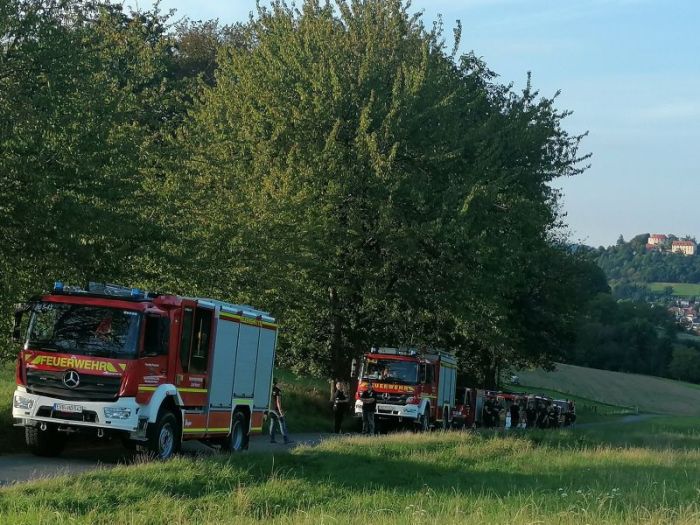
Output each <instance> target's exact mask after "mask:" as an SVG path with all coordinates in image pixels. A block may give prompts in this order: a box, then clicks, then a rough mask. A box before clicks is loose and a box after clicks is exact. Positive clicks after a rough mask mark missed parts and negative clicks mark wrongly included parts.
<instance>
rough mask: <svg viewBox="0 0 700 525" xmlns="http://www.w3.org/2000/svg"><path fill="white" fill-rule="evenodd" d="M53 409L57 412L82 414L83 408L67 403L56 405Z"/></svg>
mask: <svg viewBox="0 0 700 525" xmlns="http://www.w3.org/2000/svg"><path fill="white" fill-rule="evenodd" d="M53 409H54V410H55V411H56V412H70V413H71V414H81V413H82V412H83V407H82V406H80V405H68V404H66V403H54V404H53Z"/></svg>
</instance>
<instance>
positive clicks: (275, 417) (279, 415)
mask: <svg viewBox="0 0 700 525" xmlns="http://www.w3.org/2000/svg"><path fill="white" fill-rule="evenodd" d="M268 417H269V418H270V443H277V441H276V440H275V433H276V430H277V428H276V425H275V423H277V424H278V425H279V429H280V433H281V434H282V439H284V443H285V444H287V443H293V441H292V440H291V439H289V434H288V433H287V419H286V418H285V417H284V410H283V409H282V391H281V390H280V388H279V387H278V386H277V380H276V379H273V380H272V399H271V400H270V410H269V412H268Z"/></svg>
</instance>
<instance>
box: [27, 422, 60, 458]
mask: <svg viewBox="0 0 700 525" xmlns="http://www.w3.org/2000/svg"><path fill="white" fill-rule="evenodd" d="M24 441H25V443H26V444H27V448H29V450H30V451H31V453H32V454H34V455H36V456H43V457H52V456H58V455H59V454H60V453H61V452H63V449H64V448H65V446H66V435H65V434H63V433H61V432H59V431H58V429H57V428H56V427H55V426H51V425H49V426H47V427H46V430H41V428H39V427H24Z"/></svg>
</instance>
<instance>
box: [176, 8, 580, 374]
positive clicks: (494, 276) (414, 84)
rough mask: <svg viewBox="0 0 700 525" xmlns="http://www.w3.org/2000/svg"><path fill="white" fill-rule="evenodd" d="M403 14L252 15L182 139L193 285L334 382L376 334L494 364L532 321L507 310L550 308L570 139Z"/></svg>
mask: <svg viewBox="0 0 700 525" xmlns="http://www.w3.org/2000/svg"><path fill="white" fill-rule="evenodd" d="M408 9H409V8H408V5H407V4H406V3H404V2H402V1H400V0H391V1H388V2H387V1H379V0H364V1H361V0H353V1H347V2H345V1H338V2H334V3H326V2H318V1H313V0H308V1H305V2H304V3H303V5H302V6H301V7H300V8H299V9H297V8H294V7H290V6H288V5H287V4H285V3H284V2H280V1H276V2H273V3H272V5H271V7H270V8H269V9H266V8H259V10H258V14H257V17H255V18H254V19H253V20H252V21H251V22H250V24H249V26H248V27H247V31H246V32H245V35H246V39H247V41H246V42H245V44H244V45H242V46H236V47H227V48H225V49H223V50H222V51H221V52H220V54H219V57H218V64H219V68H218V70H217V73H216V82H215V84H214V85H213V86H212V87H209V88H207V89H205V91H204V92H203V94H202V97H201V99H200V101H199V103H198V104H197V107H196V108H195V110H194V111H193V113H192V119H191V121H190V122H189V123H188V125H186V126H185V127H184V129H183V130H182V132H181V134H180V136H179V144H180V148H181V150H182V151H183V152H184V153H183V158H184V162H183V163H182V167H181V169H177V170H175V171H174V172H173V173H172V177H171V180H170V183H169V184H170V186H169V187H170V188H171V194H170V196H169V198H171V199H175V200H176V201H177V205H178V206H179V207H181V208H182V209H183V210H188V211H187V213H186V214H183V216H182V218H181V221H180V222H179V223H178V224H177V225H175V227H177V228H181V229H189V231H191V232H192V239H193V242H192V243H191V244H190V247H191V248H193V249H194V251H190V252H189V253H188V254H187V257H188V258H190V259H191V260H192V261H193V266H194V267H195V268H201V269H202V271H201V273H200V274H199V275H200V278H198V281H199V285H200V288H201V289H203V290H205V291H209V292H210V293H217V294H218V295H222V294H223V295H225V296H228V297H230V298H232V299H237V300H242V301H254V302H255V303H257V304H263V305H269V306H270V307H271V308H272V309H274V310H275V312H276V313H278V314H279V315H280V316H281V317H282V320H283V323H284V328H285V329H284V331H283V332H282V334H283V336H282V337H283V339H282V340H281V352H280V354H281V356H282V358H283V359H284V361H285V362H286V363H287V364H292V365H295V366H297V367H298V368H305V369H316V370H318V371H323V372H326V373H331V374H334V375H341V374H345V373H346V371H347V365H348V362H349V360H350V358H351V357H353V356H355V355H357V354H359V353H360V352H362V351H363V350H365V349H367V348H368V346H369V345H371V344H390V345H396V344H413V345H421V344H425V345H431V346H449V347H450V348H454V347H455V346H456V345H461V346H463V347H464V348H465V349H466V350H467V351H466V352H465V353H464V359H465V361H469V360H470V359H472V358H473V356H474V353H475V351H474V349H475V348H477V349H479V350H480V351H483V352H484V353H485V354H487V355H491V356H495V357H496V358H497V357H498V356H497V355H496V353H497V354H498V355H500V356H502V357H503V358H504V359H505V358H508V357H509V356H512V355H513V353H514V352H515V351H516V348H517V347H518V345H519V344H520V342H521V340H522V338H523V334H522V333H518V330H520V329H523V330H524V329H525V328H524V325H523V324H522V323H521V324H520V325H517V324H516V326H517V328H514V323H513V319H514V316H513V315H511V314H509V313H508V311H509V310H510V309H513V308H517V307H518V304H519V301H521V300H522V299H523V298H525V297H528V298H529V300H530V301H531V302H532V304H533V305H537V306H536V308H542V309H545V308H547V307H549V306H553V305H550V304H548V302H547V299H545V297H546V296H547V294H545V293H543V292H542V290H541V288H542V286H543V285H544V283H545V282H546V278H545V276H546V272H547V267H546V265H545V264H544V263H543V262H542V259H543V258H544V257H545V255H544V254H546V253H548V252H549V250H550V247H551V244H552V237H551V232H552V231H553V229H554V228H555V227H556V226H557V225H558V214H557V195H556V192H553V191H552V190H551V189H550V187H549V186H548V183H549V182H550V181H552V180H553V179H555V178H556V177H558V176H566V175H572V174H576V173H578V172H579V171H580V167H579V166H580V165H579V161H580V160H581V159H579V158H578V156H577V147H578V143H579V140H580V137H571V136H569V135H567V134H566V133H565V132H564V131H563V130H562V128H561V122H562V119H563V118H565V117H566V113H565V112H559V111H557V110H556V109H555V107H554V103H553V101H552V100H548V99H538V94H537V93H536V92H535V91H534V90H532V89H531V88H530V87H529V84H528V87H527V89H526V90H525V91H524V92H523V93H521V94H517V93H514V92H513V91H511V90H510V88H508V87H506V86H502V85H499V84H497V83H495V82H494V78H495V75H494V74H493V73H492V72H491V71H489V70H488V68H487V67H486V66H485V64H484V63H483V62H482V61H480V60H479V59H477V58H476V57H475V56H474V55H471V54H469V55H465V56H462V57H460V58H459V59H455V57H454V56H453V55H452V54H450V53H449V52H448V51H447V50H446V48H445V46H444V43H443V39H442V38H443V37H442V34H441V32H440V30H439V28H434V29H432V30H428V29H426V28H425V27H424V26H423V24H422V22H421V18H420V16H419V15H413V14H410V13H409V11H408ZM185 190H187V191H185ZM535 261H537V262H535ZM537 283H539V284H537ZM533 308H535V307H534V306H533ZM551 319H552V321H553V322H555V323H556V322H557V317H556V316H554V315H552V316H551ZM542 324H543V325H546V324H547V323H544V322H543V323H542ZM544 328H545V329H547V326H545V327H544ZM496 348H500V350H499V351H498V352H495V349H496ZM528 355H529V356H530V357H531V358H533V359H536V358H538V357H539V355H540V354H539V353H538V350H537V349H536V348H535V347H534V345H531V346H529V347H528Z"/></svg>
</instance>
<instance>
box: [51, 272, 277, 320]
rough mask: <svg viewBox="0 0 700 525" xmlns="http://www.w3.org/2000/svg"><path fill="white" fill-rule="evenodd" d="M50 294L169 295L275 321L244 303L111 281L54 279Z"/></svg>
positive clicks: (139, 298) (146, 298)
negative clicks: (78, 283) (82, 284)
mask: <svg viewBox="0 0 700 525" xmlns="http://www.w3.org/2000/svg"><path fill="white" fill-rule="evenodd" d="M52 295H54V296H55V295H64V296H75V297H92V298H100V299H114V300H119V301H129V302H138V303H153V302H154V301H155V300H156V299H157V298H166V297H171V298H173V299H175V300H176V301H178V302H179V301H181V300H182V299H189V300H192V301H197V303H198V304H199V305H201V306H204V307H209V308H212V309H214V308H216V307H218V308H219V309H220V310H221V311H223V312H227V313H230V314H234V315H240V316H244V317H248V318H251V319H258V320H261V321H265V322H268V323H274V322H275V319H274V317H272V316H271V315H270V314H269V313H268V312H264V311H262V310H257V309H255V308H253V307H252V306H249V305H246V304H235V303H226V302H224V301H218V300H216V299H209V298H205V297H187V296H179V295H173V294H160V293H154V292H149V291H145V290H141V289H140V288H130V287H126V286H121V285H118V284H111V283H96V282H90V283H88V285H87V287H85V288H81V287H79V286H68V285H65V284H64V283H63V282H62V281H56V282H55V283H54V287H53V292H52Z"/></svg>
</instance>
